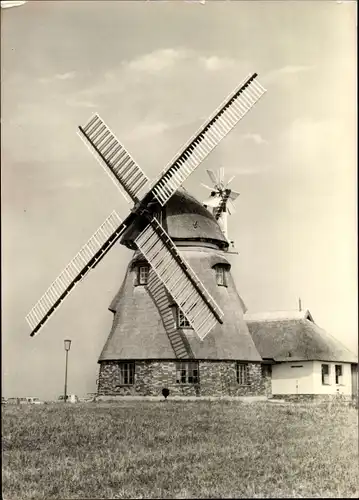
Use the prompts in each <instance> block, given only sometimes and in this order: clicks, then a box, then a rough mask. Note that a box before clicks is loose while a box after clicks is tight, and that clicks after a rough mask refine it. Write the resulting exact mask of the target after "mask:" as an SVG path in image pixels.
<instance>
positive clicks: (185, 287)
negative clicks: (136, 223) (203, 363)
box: [135, 218, 223, 340]
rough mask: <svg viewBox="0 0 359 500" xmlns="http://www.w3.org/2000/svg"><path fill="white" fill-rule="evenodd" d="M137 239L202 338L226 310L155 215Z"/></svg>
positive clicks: (137, 242) (140, 247)
mask: <svg viewBox="0 0 359 500" xmlns="http://www.w3.org/2000/svg"><path fill="white" fill-rule="evenodd" d="M135 243H136V245H137V246H138V248H139V249H140V251H141V252H142V254H143V255H144V256H145V258H146V260H147V261H148V263H149V264H150V265H151V267H152V268H153V270H154V271H155V273H156V274H157V276H158V277H159V279H160V280H161V281H162V283H163V284H164V285H165V287H166V288H167V290H168V292H169V293H170V294H171V296H172V297H173V299H174V300H175V302H176V304H177V305H178V307H179V308H180V309H181V310H182V312H183V314H184V315H185V316H186V318H187V319H188V321H189V322H190V324H191V325H192V327H193V329H194V330H195V332H196V333H197V335H198V336H199V338H200V339H201V340H203V339H204V338H205V336H206V335H207V334H208V333H209V332H210V331H211V330H212V328H213V327H214V326H215V324H216V323H217V321H219V322H220V323H222V322H223V321H222V320H223V312H222V311H221V309H220V308H219V307H218V305H217V304H216V302H215V301H214V299H213V298H212V297H211V295H210V294H209V293H208V292H207V290H206V289H205V287H204V286H203V284H202V283H201V282H200V281H199V279H198V278H197V277H196V275H195V273H194V272H193V271H192V269H191V268H190V266H189V264H187V263H186V262H185V260H184V259H183V258H182V257H181V255H180V254H179V252H178V250H177V248H176V246H175V244H174V243H173V241H172V240H171V238H170V237H169V235H168V234H167V233H166V231H165V230H164V229H163V227H162V226H161V224H160V223H159V222H158V221H157V220H156V219H155V218H154V219H152V221H151V223H150V224H149V225H148V226H147V227H146V228H145V229H144V230H143V231H142V233H141V234H140V235H139V236H138V237H137V238H136V240H135Z"/></svg>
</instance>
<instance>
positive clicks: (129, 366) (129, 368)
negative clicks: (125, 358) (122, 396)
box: [119, 363, 135, 385]
mask: <svg viewBox="0 0 359 500" xmlns="http://www.w3.org/2000/svg"><path fill="white" fill-rule="evenodd" d="M134 383H135V363H120V366H119V385H133V384H134Z"/></svg>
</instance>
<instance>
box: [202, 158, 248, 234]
mask: <svg viewBox="0 0 359 500" xmlns="http://www.w3.org/2000/svg"><path fill="white" fill-rule="evenodd" d="M207 174H208V176H209V178H210V179H211V181H212V182H213V187H209V186H207V185H206V184H202V186H204V187H205V188H206V189H209V190H210V191H211V196H210V197H209V198H208V199H206V200H205V201H204V202H203V205H204V206H205V207H206V208H208V207H210V208H211V209H212V213H213V216H214V218H215V219H216V220H217V221H218V223H219V225H220V227H221V229H222V231H223V234H224V236H225V237H226V238H227V239H228V229H227V215H228V214H229V215H232V214H234V213H235V207H234V203H233V201H234V200H236V199H237V198H238V196H239V193H237V192H236V191H233V190H232V189H230V188H229V187H228V186H229V184H230V183H231V182H232V181H233V179H234V176H233V177H231V178H230V179H229V180H228V181H227V182H225V181H224V168H223V167H221V168H220V169H219V170H218V171H217V172H213V171H212V170H207Z"/></svg>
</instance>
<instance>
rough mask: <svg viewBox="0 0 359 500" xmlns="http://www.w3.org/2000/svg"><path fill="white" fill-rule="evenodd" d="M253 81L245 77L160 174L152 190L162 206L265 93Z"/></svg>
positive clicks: (254, 75)
mask: <svg viewBox="0 0 359 500" xmlns="http://www.w3.org/2000/svg"><path fill="white" fill-rule="evenodd" d="M256 77H257V74H256V73H254V74H253V75H252V76H249V77H247V78H246V79H245V80H244V81H243V82H242V83H241V84H240V85H239V86H238V87H237V88H236V89H235V91H234V92H232V93H231V94H230V95H229V96H228V97H227V99H225V100H224V102H223V103H222V104H221V105H220V106H219V107H218V109H217V110H216V111H215V112H214V113H213V115H212V117H211V118H209V119H208V120H207V121H206V122H205V123H204V124H203V125H202V127H200V129H199V130H198V131H197V132H196V133H195V134H194V135H193V136H192V138H191V139H190V140H189V141H188V143H187V144H186V145H185V146H184V147H183V148H181V150H180V152H179V153H177V154H176V155H175V157H174V158H173V159H172V160H171V161H170V162H169V164H168V165H167V167H166V168H165V169H164V170H163V171H162V173H161V174H160V176H159V180H158V181H157V182H156V183H155V185H154V186H153V188H152V190H153V193H154V196H155V198H156V199H157V200H158V202H159V203H160V204H161V205H162V206H164V205H165V204H166V203H167V201H168V200H169V199H170V197H171V196H172V195H173V193H174V192H175V191H176V190H177V189H178V188H179V186H180V185H181V184H182V183H183V182H184V181H185V180H186V179H187V177H188V176H189V175H190V174H191V173H192V172H193V171H194V170H195V169H196V168H197V166H198V165H199V164H200V163H201V162H202V161H203V160H204V159H205V158H206V157H207V156H208V155H209V153H210V152H211V151H212V150H213V149H214V148H215V147H216V146H217V145H218V144H219V143H220V142H221V140H222V139H223V138H224V137H225V136H226V135H227V134H228V133H229V132H230V131H231V130H232V129H233V128H234V127H235V126H236V125H237V123H238V122H239V121H240V120H241V119H242V118H243V117H244V116H245V115H246V114H247V113H248V111H249V110H250V109H251V108H252V107H253V106H254V105H255V104H256V103H257V102H258V100H259V99H260V98H261V97H262V96H263V95H264V93H265V92H266V89H265V88H264V87H263V86H262V85H261V84H260V83H259V82H257V80H256V79H255V78H256Z"/></svg>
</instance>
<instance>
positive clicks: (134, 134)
mask: <svg viewBox="0 0 359 500" xmlns="http://www.w3.org/2000/svg"><path fill="white" fill-rule="evenodd" d="M170 128H171V127H170V126H169V125H168V124H167V123H165V122H154V123H140V125H139V126H137V127H135V128H134V129H133V130H132V131H131V132H129V133H128V134H126V138H127V139H136V140H139V139H147V138H149V137H154V136H158V135H161V134H163V133H164V132H166V131H167V130H169V129H170Z"/></svg>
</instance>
